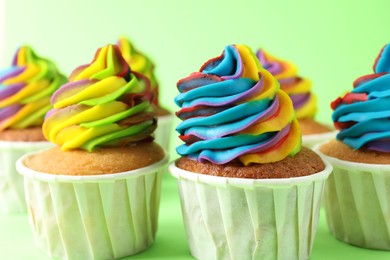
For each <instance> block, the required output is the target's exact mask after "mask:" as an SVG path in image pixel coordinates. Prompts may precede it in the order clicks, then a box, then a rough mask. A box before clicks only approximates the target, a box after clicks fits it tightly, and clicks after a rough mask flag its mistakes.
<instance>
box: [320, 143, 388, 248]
mask: <svg viewBox="0 0 390 260" xmlns="http://www.w3.org/2000/svg"><path fill="white" fill-rule="evenodd" d="M320 146H321V145H317V146H316V147H315V150H317V151H319V147H320ZM321 156H322V157H324V158H326V159H327V160H328V161H329V162H330V163H331V164H332V165H333V173H332V174H331V176H330V177H329V179H328V181H327V184H326V188H325V195H324V202H325V209H326V218H327V222H328V226H329V229H330V231H331V233H332V234H333V235H334V236H335V237H336V238H338V239H340V240H342V241H344V242H346V243H349V244H353V245H356V246H360V247H365V248H373V249H384V250H390V217H389V216H390V165H380V164H366V163H354V162H348V161H342V160H339V159H336V158H332V157H329V156H326V155H324V154H321Z"/></svg>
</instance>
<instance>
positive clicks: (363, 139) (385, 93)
mask: <svg viewBox="0 0 390 260" xmlns="http://www.w3.org/2000/svg"><path fill="white" fill-rule="evenodd" d="M373 70H374V73H373V74H369V75H366V76H362V77H360V78H358V79H356V80H355V82H354V83H353V87H354V88H353V90H352V91H350V92H348V93H347V94H345V95H344V96H343V97H339V98H337V99H336V100H335V101H333V102H332V104H331V107H332V109H333V110H334V111H333V114H332V119H333V121H334V125H335V127H336V128H337V129H339V130H340V132H339V133H338V134H337V139H338V140H340V141H342V142H344V143H345V144H346V145H348V146H350V147H352V148H354V149H359V148H363V147H364V148H366V149H368V150H374V151H379V152H390V107H389V104H390V44H388V45H386V46H385V47H383V49H382V50H381V52H380V53H379V55H378V57H377V58H376V60H375V63H374V66H373Z"/></svg>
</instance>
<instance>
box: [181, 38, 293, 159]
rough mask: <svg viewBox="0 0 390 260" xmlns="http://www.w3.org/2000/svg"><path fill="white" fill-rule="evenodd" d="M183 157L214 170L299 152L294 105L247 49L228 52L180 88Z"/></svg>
mask: <svg viewBox="0 0 390 260" xmlns="http://www.w3.org/2000/svg"><path fill="white" fill-rule="evenodd" d="M177 87H178V90H179V92H180V94H179V95H178V96H177V97H176V98H175V102H176V104H177V105H178V106H179V107H181V109H180V111H178V112H177V113H176V115H177V116H178V117H179V118H180V119H182V120H183V122H181V123H180V124H179V125H178V127H177V128H176V130H177V131H178V132H179V134H180V138H181V139H182V140H183V141H184V142H185V144H183V145H181V146H179V147H178V148H177V152H178V153H179V154H180V155H183V156H184V155H187V156H189V157H190V158H193V159H195V160H198V161H200V162H202V161H210V162H212V163H216V164H224V163H227V162H229V161H232V160H235V159H239V160H240V161H241V162H242V163H243V164H244V165H249V164H251V163H268V162H275V161H279V160H282V159H284V158H285V157H286V156H289V155H290V156H293V155H295V154H296V153H297V152H298V151H299V150H300V144H301V136H300V128H299V125H298V123H297V120H296V118H295V112H294V109H293V106H292V102H291V100H290V98H289V97H288V95H287V94H286V93H285V92H283V91H281V90H280V89H279V83H278V82H277V80H276V79H275V78H274V77H273V76H272V75H271V74H270V73H269V72H268V71H267V70H265V69H263V68H262V67H261V65H260V63H259V61H258V60H257V58H256V56H255V54H254V53H253V52H252V51H251V50H250V49H249V48H248V47H247V46H245V45H230V46H227V47H226V48H225V50H224V52H223V53H222V54H221V55H220V56H218V57H216V58H213V59H211V60H209V61H208V62H206V63H205V64H204V65H203V66H202V67H201V68H200V71H199V72H195V73H192V74H191V75H190V76H189V77H186V78H184V79H181V80H179V81H178V83H177Z"/></svg>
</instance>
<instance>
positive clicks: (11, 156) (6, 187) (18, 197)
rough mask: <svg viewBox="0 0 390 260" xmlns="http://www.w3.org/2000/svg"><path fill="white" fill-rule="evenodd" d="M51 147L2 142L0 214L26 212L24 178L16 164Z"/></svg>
mask: <svg viewBox="0 0 390 260" xmlns="http://www.w3.org/2000/svg"><path fill="white" fill-rule="evenodd" d="M50 146H53V145H52V144H51V143H50V142H9V141H0V212H2V213H7V214H9V213H21V212H26V210H27V209H26V202H25V199H24V188H23V177H22V176H20V175H19V174H18V172H17V171H16V167H15V163H16V161H17V160H18V159H19V158H20V157H21V156H23V155H25V154H26V153H30V152H32V151H37V150H41V149H45V148H48V147H50Z"/></svg>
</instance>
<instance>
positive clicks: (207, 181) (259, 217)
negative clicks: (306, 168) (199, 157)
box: [169, 163, 331, 259]
mask: <svg viewBox="0 0 390 260" xmlns="http://www.w3.org/2000/svg"><path fill="white" fill-rule="evenodd" d="M325 164H326V168H325V169H324V170H323V171H322V172H319V173H316V174H313V175H310V176H305V177H297V178H289V179H238V178H225V177H217V176H211V175H204V174H197V173H192V172H188V171H185V170H182V169H180V168H178V167H176V165H175V163H172V164H171V165H170V166H169V170H170V172H171V174H172V175H173V176H175V177H176V178H177V179H178V184H179V192H180V200H181V207H182V213H183V218H184V225H185V228H186V232H187V237H188V241H189V246H190V250H191V254H192V255H193V256H194V257H196V258H197V259H307V258H308V257H309V256H310V253H311V249H312V246H313V241H314V237H315V232H316V230H317V223H318V217H319V209H320V201H321V197H322V193H323V188H324V182H325V180H326V178H327V177H328V175H329V174H330V172H331V166H330V165H329V164H328V163H325Z"/></svg>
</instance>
